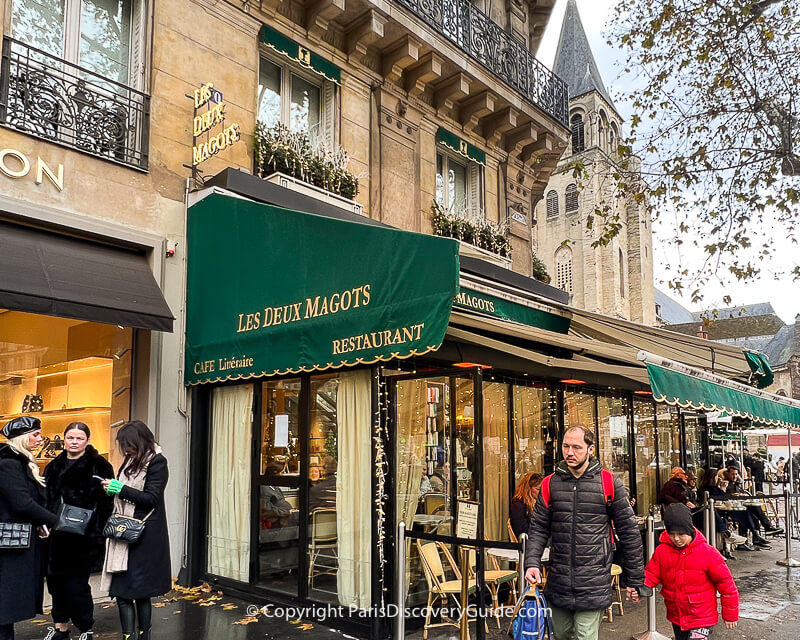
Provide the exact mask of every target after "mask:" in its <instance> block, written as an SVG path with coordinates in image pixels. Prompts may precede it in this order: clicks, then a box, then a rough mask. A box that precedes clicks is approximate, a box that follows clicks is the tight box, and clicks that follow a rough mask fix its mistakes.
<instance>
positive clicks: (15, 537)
mask: <svg viewBox="0 0 800 640" xmlns="http://www.w3.org/2000/svg"><path fill="white" fill-rule="evenodd" d="M32 532H33V527H32V526H31V525H30V523H27V522H24V523H23V522H0V549H9V550H21V549H28V548H29V547H30V546H31V535H32Z"/></svg>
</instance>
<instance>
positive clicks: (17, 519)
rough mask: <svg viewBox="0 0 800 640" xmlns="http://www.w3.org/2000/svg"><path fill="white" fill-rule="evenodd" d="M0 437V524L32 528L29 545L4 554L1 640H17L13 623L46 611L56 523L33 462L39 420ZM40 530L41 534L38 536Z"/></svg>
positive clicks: (14, 425)
mask: <svg viewBox="0 0 800 640" xmlns="http://www.w3.org/2000/svg"><path fill="white" fill-rule="evenodd" d="M0 434H2V435H3V436H4V437H5V438H6V440H7V441H6V442H0V522H2V523H4V524H9V523H15V524H23V525H29V526H30V527H31V529H32V535H31V538H30V546H28V547H27V548H25V549H2V550H0V640H13V638H14V623H15V622H21V621H22V620H27V619H29V618H33V617H34V616H35V615H36V614H37V613H41V612H42V598H43V595H44V583H43V580H42V575H43V565H44V563H43V560H44V544H43V542H42V540H41V539H40V537H39V536H40V535H41V536H46V535H47V534H48V530H47V528H48V527H53V526H55V524H56V522H57V521H58V518H57V517H56V515H55V514H54V513H52V512H50V511H48V510H47V509H45V507H44V503H45V495H44V479H43V478H42V477H41V475H40V474H39V468H38V467H37V466H36V461H35V460H34V458H33V453H32V452H33V451H35V450H36V447H37V446H39V443H40V442H41V441H42V432H41V423H40V422H39V419H38V418H33V417H31V416H22V417H20V418H14V419H13V420H11V421H10V422H8V423H6V424H5V425H4V426H3V428H2V429H0ZM37 529H38V531H37Z"/></svg>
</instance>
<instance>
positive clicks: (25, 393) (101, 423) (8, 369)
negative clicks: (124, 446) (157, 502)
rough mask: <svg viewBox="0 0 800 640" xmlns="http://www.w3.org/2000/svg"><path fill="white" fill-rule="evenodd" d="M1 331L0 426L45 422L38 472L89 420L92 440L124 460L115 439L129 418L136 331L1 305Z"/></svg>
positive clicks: (104, 451)
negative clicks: (71, 428) (76, 426)
mask: <svg viewBox="0 0 800 640" xmlns="http://www.w3.org/2000/svg"><path fill="white" fill-rule="evenodd" d="M0 336H2V338H0V424H5V423H6V422H7V421H9V420H11V419H12V418H15V417H18V416H21V415H30V416H35V417H37V418H39V419H40V420H41V423H42V436H43V440H42V442H41V444H40V445H39V447H38V449H37V450H36V451H34V457H35V459H36V463H37V464H38V465H39V468H40V470H42V471H44V468H45V467H46V466H47V464H48V463H49V462H50V461H51V460H52V459H53V458H55V457H56V456H58V455H59V454H60V453H61V452H62V451H63V450H64V429H65V428H66V427H67V425H69V424H70V423H72V422H83V423H85V424H86V425H87V426H88V427H89V430H90V431H91V438H90V440H89V442H90V444H91V445H92V446H93V447H94V448H95V449H97V451H98V452H99V453H100V455H102V456H103V457H104V458H106V459H107V460H109V461H111V463H112V464H114V465H115V466H118V465H119V463H120V462H121V454H120V452H119V450H118V448H117V447H115V446H114V438H115V437H116V430H117V429H118V428H119V427H120V426H122V425H123V424H124V423H125V422H127V421H128V420H129V419H130V405H131V370H132V369H131V367H132V362H133V330H132V329H129V328H119V327H117V326H116V325H108V324H99V323H95V322H83V321H81V320H71V319H68V318H57V317H52V316H41V315H35V314H30V313H22V312H19V311H10V310H5V309H0Z"/></svg>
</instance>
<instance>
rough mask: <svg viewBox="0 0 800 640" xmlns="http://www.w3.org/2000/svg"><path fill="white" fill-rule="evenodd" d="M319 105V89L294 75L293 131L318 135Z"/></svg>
mask: <svg viewBox="0 0 800 640" xmlns="http://www.w3.org/2000/svg"><path fill="white" fill-rule="evenodd" d="M319 105H320V96H319V87H317V86H315V85H313V84H311V83H310V82H306V81H305V80H303V79H302V78H300V77H299V76H296V75H294V74H292V104H291V113H290V115H289V117H290V124H289V127H290V128H291V130H292V131H308V132H309V133H311V134H318V133H319Z"/></svg>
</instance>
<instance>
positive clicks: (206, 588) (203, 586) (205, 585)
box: [200, 582, 211, 593]
mask: <svg viewBox="0 0 800 640" xmlns="http://www.w3.org/2000/svg"><path fill="white" fill-rule="evenodd" d="M200 591H202V592H203V593H211V585H210V584H208V583H207V582H204V583H203V584H201V585H200Z"/></svg>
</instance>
